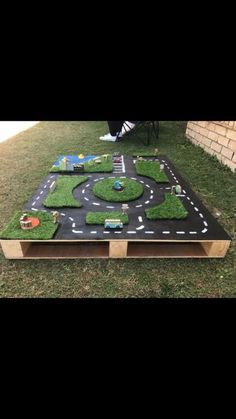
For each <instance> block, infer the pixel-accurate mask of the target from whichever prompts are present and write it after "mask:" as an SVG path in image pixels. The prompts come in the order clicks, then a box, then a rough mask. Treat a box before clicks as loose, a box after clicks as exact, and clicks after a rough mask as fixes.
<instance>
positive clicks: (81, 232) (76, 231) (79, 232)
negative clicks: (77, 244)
mask: <svg viewBox="0 0 236 419" xmlns="http://www.w3.org/2000/svg"><path fill="white" fill-rule="evenodd" d="M72 232H73V233H76V234H83V231H78V230H72Z"/></svg>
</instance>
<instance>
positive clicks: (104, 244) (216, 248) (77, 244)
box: [1, 239, 230, 259]
mask: <svg viewBox="0 0 236 419" xmlns="http://www.w3.org/2000/svg"><path fill="white" fill-rule="evenodd" d="M1 245H2V250H3V252H4V255H5V257H6V258H7V259H80V258H109V257H110V258H126V257H127V258H175V257H176V258H178V257H181V258H197V257H202V258H207V257H224V256H225V254H226V252H227V250H228V248H229V246H230V241H227V240H216V241H210V242H209V241H192V240H190V241H189V240H186V241H182V240H179V241H176V240H173V241H171V240H145V241H144V240H122V239H121V240H102V241H101V240H99V241H98V240H97V241H96V240H90V241H83V240H82V241H80V240H79V241H72V240H44V241H43V240H39V241H35V240H34V241H29V240H28V241H20V240H1Z"/></svg>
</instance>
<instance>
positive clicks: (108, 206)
mask: <svg viewBox="0 0 236 419" xmlns="http://www.w3.org/2000/svg"><path fill="white" fill-rule="evenodd" d="M106 208H115V207H112V206H110V205H107V206H106Z"/></svg>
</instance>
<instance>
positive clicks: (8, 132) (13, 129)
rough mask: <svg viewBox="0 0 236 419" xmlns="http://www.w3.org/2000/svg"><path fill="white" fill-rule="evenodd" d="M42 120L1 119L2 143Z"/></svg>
mask: <svg viewBox="0 0 236 419" xmlns="http://www.w3.org/2000/svg"><path fill="white" fill-rule="evenodd" d="M39 122H40V121H0V143H1V142H3V141H6V140H8V139H9V138H11V137H13V136H14V135H16V134H19V133H20V132H22V131H25V130H27V129H29V128H31V127H33V126H34V125H36V124H38V123H39Z"/></svg>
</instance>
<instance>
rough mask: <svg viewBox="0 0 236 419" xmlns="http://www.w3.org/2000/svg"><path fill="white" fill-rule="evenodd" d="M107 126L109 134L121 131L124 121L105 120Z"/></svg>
mask: <svg viewBox="0 0 236 419" xmlns="http://www.w3.org/2000/svg"><path fill="white" fill-rule="evenodd" d="M107 123H108V126H109V132H110V134H111V135H114V136H115V135H116V134H117V132H120V131H121V128H122V125H123V123H124V121H107Z"/></svg>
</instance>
